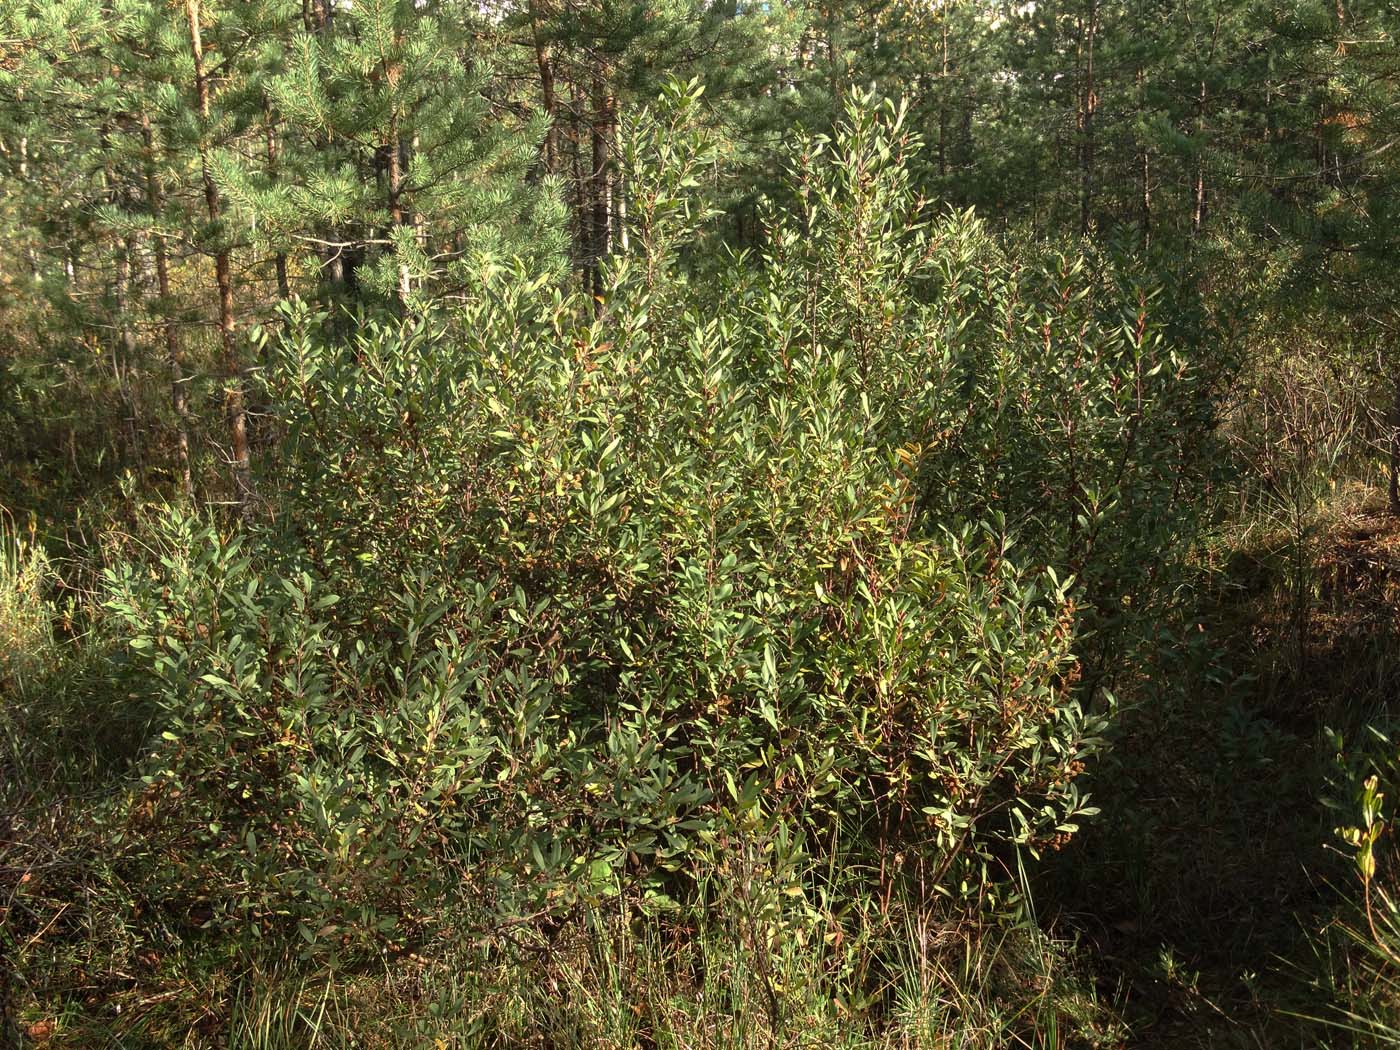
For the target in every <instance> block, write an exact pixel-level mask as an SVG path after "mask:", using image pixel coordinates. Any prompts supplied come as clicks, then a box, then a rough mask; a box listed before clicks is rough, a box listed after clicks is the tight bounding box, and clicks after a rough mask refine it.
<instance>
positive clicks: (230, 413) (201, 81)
mask: <svg viewBox="0 0 1400 1050" xmlns="http://www.w3.org/2000/svg"><path fill="white" fill-rule="evenodd" d="M199 5H200V0H185V15H186V18H187V19H188V21H189V30H190V53H191V56H192V57H193V59H194V87H195V97H196V99H197V101H198V103H199V116H200V119H201V121H202V122H203V128H202V129H201V134H200V142H199V166H200V175H201V178H202V181H203V183H204V203H205V207H206V208H207V209H208V212H209V223H210V225H211V226H213V227H214V236H215V237H216V238H217V239H218V240H217V244H216V246H215V251H214V279H215V283H216V284H217V285H218V289H219V339H220V343H221V346H222V350H223V372H224V381H225V384H226V386H225V394H224V408H225V412H226V415H227V417H228V426H229V435H230V438H231V444H232V449H231V451H232V458H233V483H234V489H235V493H236V498H237V500H238V505H239V508H240V510H241V512H242V513H243V514H244V515H245V516H246V515H247V514H249V513H250V512H251V510H252V497H253V481H252V470H251V465H250V460H249V453H248V411H247V408H246V407H245V406H244V402H243V363H242V361H241V360H240V359H239V353H238V334H237V331H236V330H235V327H234V316H233V268H232V260H231V259H230V252H229V249H228V244H227V242H226V241H225V239H224V231H223V230H222V229H221V228H220V227H221V224H222V220H223V202H222V199H221V198H220V195H219V187H218V185H217V184H216V183H215V182H214V175H213V172H212V171H211V170H210V167H209V142H208V138H207V136H208V129H209V117H210V106H209V76H208V73H207V71H206V70H205V67H204V42H203V40H202V38H201V36H200V25H199V17H200V14H199Z"/></svg>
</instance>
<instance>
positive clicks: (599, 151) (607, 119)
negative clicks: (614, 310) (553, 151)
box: [591, 76, 615, 307]
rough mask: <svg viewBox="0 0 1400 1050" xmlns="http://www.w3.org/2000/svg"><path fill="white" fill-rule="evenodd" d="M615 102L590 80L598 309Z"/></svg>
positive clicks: (607, 224)
mask: <svg viewBox="0 0 1400 1050" xmlns="http://www.w3.org/2000/svg"><path fill="white" fill-rule="evenodd" d="M614 105H615V100H614V99H613V97H612V95H611V94H609V93H608V92H607V90H606V88H605V87H604V80H603V77H602V76H596V77H595V78H594V80H593V126H592V129H591V138H592V143H593V176H592V180H591V181H592V190H591V198H592V205H593V223H592V227H593V251H592V256H593V258H592V262H591V265H592V267H593V296H594V303H595V306H599V307H600V306H601V304H600V303H599V297H600V296H601V295H602V276H601V267H602V264H603V260H604V259H605V258H606V257H607V255H608V251H609V248H610V244H609V241H610V236H609V235H610V233H611V232H612V216H611V213H610V211H609V208H608V197H609V187H610V185H611V174H612V123H613V107H614Z"/></svg>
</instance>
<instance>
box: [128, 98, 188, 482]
mask: <svg viewBox="0 0 1400 1050" xmlns="http://www.w3.org/2000/svg"><path fill="white" fill-rule="evenodd" d="M141 138H142V141H143V143H144V145H145V147H146V206H147V207H148V208H149V209H150V212H151V217H152V221H153V222H154V224H155V226H154V229H153V231H152V233H151V248H152V250H153V251H154V253H155V257H156V258H155V261H156V294H157V295H159V296H160V315H161V329H162V330H163V331H164V333H165V362H166V368H167V369H168V370H169V372H170V404H171V407H172V408H174V410H175V455H176V468H177V470H178V471H179V474H180V491H181V492H183V493H184V495H185V499H187V500H193V499H194V478H193V475H192V473H191V471H190V409H189V404H188V402H187V401H186V398H185V369H184V360H183V354H182V353H181V349H180V333H179V330H178V329H177V328H176V325H175V318H174V316H173V313H172V311H173V306H172V304H171V302H170V262H169V260H168V258H167V256H166V248H165V235H164V234H162V233H161V232H160V214H161V209H162V207H163V206H164V202H163V201H162V200H161V192H160V186H159V185H158V184H157V183H156V172H155V136H154V135H153V134H152V132H151V121H150V118H149V117H147V116H146V115H145V114H144V113H143V114H142V115H141Z"/></svg>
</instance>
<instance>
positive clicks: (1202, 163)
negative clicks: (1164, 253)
mask: <svg viewBox="0 0 1400 1050" xmlns="http://www.w3.org/2000/svg"><path fill="white" fill-rule="evenodd" d="M1221 17H1222V13H1221V12H1217V13H1216V16H1215V29H1214V30H1213V31H1212V33H1211V39H1210V52H1209V55H1208V57H1207V59H1206V62H1207V65H1208V66H1213V65H1215V52H1216V48H1217V47H1219V45H1220V19H1221ZM1206 98H1207V95H1206V80H1205V77H1204V76H1203V77H1201V81H1200V86H1199V89H1198V90H1197V93H1196V173H1195V177H1194V179H1193V180H1192V186H1191V237H1192V239H1195V238H1196V237H1198V236H1200V233H1201V228H1202V227H1203V226H1204V225H1205V221H1206V150H1205V136H1206Z"/></svg>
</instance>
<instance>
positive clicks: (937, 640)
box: [109, 92, 1192, 945]
mask: <svg viewBox="0 0 1400 1050" xmlns="http://www.w3.org/2000/svg"><path fill="white" fill-rule="evenodd" d="M693 103H694V96H693V95H688V94H686V93H684V92H678V93H676V94H675V95H674V96H673V97H672V98H671V99H670V104H671V105H672V106H673V107H674V108H673V110H672V111H671V114H670V115H669V116H667V117H666V118H665V121H666V124H665V125H663V123H662V119H661V118H658V117H654V116H650V115H645V116H644V117H643V118H642V121H641V124H640V126H639V127H638V128H636V129H634V132H633V135H632V138H633V139H634V140H641V141H646V138H647V136H653V137H656V136H661V137H663V138H664V139H665V141H667V142H672V143H673V142H676V141H680V142H681V143H682V144H683V145H685V146H686V152H685V155H686V156H687V157H689V158H690V163H692V164H693V163H698V158H702V157H703V151H702V150H700V149H697V148H696V146H697V144H698V143H697V142H694V141H692V140H691V138H687V137H686V136H688V135H690V134H691V133H690V132H686V131H683V130H682V131H681V132H679V133H677V132H675V131H674V129H673V130H671V131H667V130H665V129H666V127H667V126H670V125H674V124H677V123H678V122H679V123H683V121H680V120H679V118H678V117H677V115H676V114H677V113H679V114H680V115H681V116H682V117H683V116H684V113H685V111H686V108H687V107H688V106H691V105H693ZM663 133H664V134H663ZM916 145H917V143H916V141H915V139H914V137H913V136H912V135H911V134H910V133H909V132H908V131H907V129H906V128H905V127H904V125H903V122H902V114H901V113H900V112H899V111H898V110H896V109H893V108H891V107H888V106H885V107H880V106H877V105H876V104H875V103H874V102H873V101H872V100H870V99H857V100H855V101H853V103H852V105H851V107H850V109H849V112H848V119H847V123H846V125H845V127H844V128H843V130H842V132H841V134H840V136H839V137H838V138H837V139H836V140H835V141H833V142H827V141H822V140H817V141H816V142H813V143H811V144H810V146H809V148H808V149H807V150H806V151H805V153H804V154H803V155H802V156H800V157H799V158H797V161H796V163H795V165H794V177H795V180H796V190H797V193H798V195H799V197H800V198H801V199H802V200H803V201H805V202H806V208H805V210H804V211H803V212H801V213H800V214H798V215H797V216H796V217H794V218H792V219H791V220H785V221H781V222H777V223H776V224H775V225H774V226H773V228H772V229H771V231H770V238H769V247H768V248H767V249H766V250H765V251H764V252H763V253H762V255H761V256H759V257H749V256H744V257H740V258H737V259H735V260H734V265H733V266H732V268H730V269H729V270H728V271H727V272H724V273H721V274H719V275H711V276H710V277H707V278H705V279H704V280H700V279H695V280H690V281H688V280H687V279H686V278H685V275H684V272H683V271H682V270H681V269H680V264H679V262H678V261H677V250H678V248H679V247H680V246H681V245H682V244H683V243H684V241H685V239H686V237H687V236H688V234H689V231H690V230H691V228H692V227H693V226H694V225H695V224H696V223H698V222H700V221H702V220H703V218H704V215H703V211H701V210H698V209H697V210H691V209H688V208H686V207H682V206H679V205H678V204H677V203H676V202H677V201H679V200H681V199H682V198H681V194H683V193H685V192H686V190H687V189H688V187H687V175H686V172H687V170H688V169H687V165H686V164H684V163H679V164H677V163H672V164H668V165H667V168H666V170H667V171H668V172H670V173H672V174H671V175H670V176H669V177H668V178H653V179H651V181H648V177H647V173H646V172H645V171H640V172H638V173H637V174H636V177H635V178H636V183H635V184H636V185H637V186H638V187H639V192H638V198H639V200H640V201H641V204H640V205H639V207H638V209H637V212H638V222H639V227H640V229H639V240H641V241H642V242H643V243H644V244H645V245H646V246H647V248H648V252H647V254H645V255H644V256H642V257H640V258H638V259H636V260H633V261H630V262H627V263H622V264H619V265H618V266H617V267H616V268H615V269H614V270H613V271H612V273H611V275H610V285H609V288H610V291H609V294H608V295H607V296H606V297H605V298H604V300H603V301H602V302H601V303H600V304H598V306H599V309H598V310H596V311H595V310H594V309H593V308H592V305H591V304H587V303H583V302H579V301H577V300H576V299H574V298H571V297H568V296H564V295H562V294H561V293H559V292H558V291H555V290H554V289H552V288H551V287H549V286H547V285H546V284H545V283H544V281H543V280H535V281H531V280H528V279H526V278H525V277H523V276H521V275H515V278H514V279H513V280H511V281H508V282H502V283H495V284H491V285H490V286H489V287H487V288H486V291H485V292H484V294H483V295H482V297H481V299H480V301H479V302H477V303H475V304H472V305H467V306H464V307H462V308H461V309H460V310H459V311H457V312H455V313H453V314H452V315H450V316H431V317H415V318H409V319H403V320H385V321H379V322H367V323H365V324H363V325H362V326H360V327H359V329H358V330H357V332H356V334H355V335H354V336H353V337H351V338H348V339H342V338H338V337H336V336H334V335H333V334H332V333H331V331H330V329H329V327H328V325H327V323H326V321H327V319H326V318H325V317H323V316H319V315H315V314H313V313H311V312H309V311H308V310H306V309H305V308H301V307H294V308H291V309H289V311H288V312H287V315H286V318H285V320H286V325H285V330H284V331H283V332H281V333H280V334H278V335H277V336H276V337H275V338H270V350H271V352H272V356H273V363H272V366H271V370H270V382H269V387H270V394H271V400H272V402H273V403H274V404H276V405H277V406H279V408H280V411H281V413H282V425H283V426H285V428H286V442H285V449H286V454H285V459H284V461H283V463H282V464H281V466H280V467H279V469H278V471H277V472H276V473H275V474H274V475H272V476H269V477H268V478H267V479H265V482H264V484H265V486H267V488H266V491H267V492H268V493H271V494H275V498H273V499H271V500H270V501H269V509H268V513H267V514H266V515H265V516H264V518H265V520H262V521H261V522H260V523H259V524H257V525H255V526H253V527H251V528H250V529H248V530H246V531H239V532H235V533H232V534H230V533H226V532H224V531H221V530H220V529H219V528H218V527H217V526H216V525H214V524H210V523H206V522H203V521H200V520H196V519H193V518H190V517H188V516H176V517H174V518H173V519H172V520H171V521H170V522H169V523H168V526H167V529H166V533H165V539H164V549H163V553H162V556H161V557H160V558H159V564H155V565H153V566H152V567H151V570H150V571H149V572H147V571H141V570H137V569H132V568H130V567H126V568H121V569H118V570H115V571H114V572H113V573H112V574H111V576H110V580H109V583H110V585H111V587H112V589H113V593H114V597H113V599H112V602H111V606H112V608H113V609H114V610H115V611H116V612H117V613H119V614H120V615H121V617H123V618H124V620H125V622H126V624H127V629H128V630H129V632H130V634H131V637H132V643H131V648H132V650H133V653H134V656H135V658H136V660H135V667H136V668H137V673H138V674H140V675H143V676H144V677H145V680H146V681H147V685H146V687H145V688H146V689H148V690H149V692H150V693H151V694H152V695H154V696H155V697H157V698H158V706H159V716H158V730H159V738H158V739H157V740H156V742H155V744H154V747H153V750H152V752H151V754H150V757H149V760H148V762H147V764H146V770H145V776H144V778H143V786H142V787H141V789H140V792H139V799H138V800H137V805H136V807H135V810H134V812H135V814H136V819H137V821H138V823H139V827H140V831H141V833H142V835H143V837H144V841H145V842H146V843H147V844H148V849H149V853H150V856H151V857H152V858H153V859H156V860H158V862H159V863H158V864H157V865H156V868H155V869H153V870H156V871H157V872H158V874H159V875H160V876H162V877H164V878H167V879H169V880H170V882H171V884H172V885H175V886H179V887H180V892H181V893H184V894H194V895H195V896H197V897H198V898H199V901H198V904H199V907H201V908H212V909H213V913H214V914H215V915H217V916H220V917H222V919H223V920H225V921H227V922H228V923H230V924H231V925H237V926H238V927H240V928H246V929H249V930H252V931H254V932H258V931H262V930H269V929H272V928H275V927H277V926H279V925H282V924H284V923H295V924H297V925H298V927H299V929H300V930H301V932H302V934H303V936H304V937H305V939H306V940H307V941H308V942H313V943H318V944H332V945H334V944H342V943H345V942H346V941H348V940H351V939H355V938H358V937H359V936H361V935H365V934H368V935H371V936H379V935H382V936H384V937H385V938H386V939H387V940H388V941H390V942H394V943H404V942H405V941H408V940H416V939H418V938H421V937H423V936H427V935H430V934H431V933H433V932H435V931H436V930H439V929H441V928H442V927H443V926H445V925H454V924H455V925H458V926H460V927H463V928H475V927H477V926H478V924H484V925H485V926H486V927H488V928H495V929H500V928H502V927H508V926H510V925H512V924H516V923H520V922H522V921H536V920H539V921H544V920H545V919H547V918H548V917H549V916H550V915H554V914H557V913H559V912H560V911H562V910H564V909H567V908H569V907H572V906H576V905H579V904H588V903H596V902H598V901H600V900H602V899H604V898H608V897H612V896H614V895H616V894H619V893H623V894H626V895H627V896H628V897H629V898H630V899H641V900H642V901H643V902H647V903H649V905H650V906H654V907H667V906H670V905H671V904H672V903H674V901H675V900H676V899H678V898H681V897H684V896H686V895H690V894H692V893H693V892H694V886H695V881H696V879H697V878H700V877H702V876H703V877H704V878H707V879H713V878H715V877H717V876H716V873H721V874H720V875H719V876H718V877H719V878H721V880H723V879H729V880H732V883H733V885H734V886H741V888H740V889H738V890H736V891H735V892H733V893H730V894H728V895H727V897H726V898H725V899H726V900H727V902H728V904H727V906H729V907H734V908H742V907H746V906H747V907H752V908H754V909H757V910H759V911H762V912H763V913H764V914H765V915H768V916H770V917H771V916H772V915H776V914H778V913H779V912H781V911H783V910H784V909H786V910H788V911H793V910H794V909H796V910H795V911H793V913H794V914H800V912H801V909H802V906H803V905H804V904H805V905H807V906H810V907H812V908H817V907H819V906H820V905H821V904H822V903H823V893H824V891H825V890H827V889H829V888H830V886H829V882H828V878H827V877H825V876H823V874H822V873H823V871H829V869H825V868H823V867H822V866H821V865H819V864H816V863H814V860H815V859H816V858H834V857H838V856H839V857H841V858H842V859H843V860H844V861H845V862H846V864H845V865H843V868H842V870H843V872H844V874H843V875H842V876H841V877H842V878H844V879H850V878H852V877H854V878H856V879H857V880H858V881H864V882H865V883H866V885H867V887H868V889H869V890H871V891H874V890H879V891H881V892H882V893H883V894H884V895H885V896H886V898H888V895H889V894H890V893H891V892H892V891H893V890H894V889H897V888H900V887H914V886H917V887H920V888H921V892H923V893H926V894H933V893H938V894H943V895H946V896H947V897H950V898H953V899H954V900H975V899H976V900H982V901H983V902H984V903H985V902H995V901H1002V902H1006V901H1008V900H1009V899H1010V898H1009V897H1008V893H1007V890H1006V887H1007V886H1008V884H1010V882H1011V881H1012V880H1011V878H1010V875H1011V873H1012V872H1013V871H1014V870H1015V865H1016V860H1015V857H1016V854H1017V853H1018V852H1028V853H1030V854H1031V855H1034V854H1035V853H1036V852H1038V851H1040V850H1042V849H1045V848H1047V847H1051V848H1053V847H1054V846H1056V845H1057V844H1058V843H1060V842H1062V841H1063V840H1064V839H1065V838H1066V837H1067V836H1068V835H1070V834H1071V833H1073V831H1074V830H1075V829H1076V824H1077V821H1078V820H1079V819H1080V818H1081V817H1082V816H1084V815H1085V814H1086V813H1089V812H1092V811H1091V810H1090V809H1089V808H1088V807H1087V800H1086V799H1085V798H1084V797H1082V795H1081V792H1080V790H1079V788H1078V786H1077V783H1076V778H1077V776H1078V775H1079V773H1080V772H1081V771H1082V769H1083V768H1084V762H1085V760H1086V758H1088V756H1089V755H1090V754H1091V753H1092V752H1093V750H1094V749H1095V747H1096V744H1097V733H1098V732H1099V729H1100V722H1099V720H1098V719H1096V718H1090V717H1086V715H1085V714H1084V712H1083V709H1082V703H1081V695H1080V691H1078V690H1077V689H1076V684H1075V683H1076V677H1077V672H1076V663H1075V658H1074V652H1073V643H1074V636H1075V629H1076V623H1077V617H1078V606H1079V603H1081V602H1083V601H1084V599H1085V597H1086V595H1087V596H1088V597H1089V598H1091V599H1092V598H1094V597H1095V594H1094V593H1093V591H1092V590H1090V591H1088V592H1086V591H1085V588H1084V586H1083V585H1082V584H1076V583H1075V582H1074V581H1073V580H1071V579H1070V577H1069V575H1068V574H1069V573H1071V572H1073V573H1075V574H1078V575H1079V576H1080V578H1082V579H1085V580H1091V581H1094V587H1096V588H1099V589H1103V588H1105V587H1108V586H1109V581H1113V582H1112V586H1114V587H1117V586H1119V583H1118V581H1119V580H1121V579H1123V578H1125V577H1131V576H1133V574H1135V573H1137V574H1140V573H1141V569H1142V566H1141V564H1140V561H1141V558H1142V556H1143V551H1144V549H1145V548H1146V547H1147V546H1149V545H1151V544H1153V543H1156V542H1161V540H1162V537H1163V536H1166V535H1169V534H1170V530H1171V528H1172V527H1173V521H1174V519H1173V517H1172V514H1171V512H1170V509H1169V507H1168V506H1167V494H1168V493H1169V491H1170V489H1171V487H1172V484H1173V479H1174V476H1175V474H1174V472H1175V471H1177V470H1179V469H1181V462H1182V456H1183V452H1182V443H1183V442H1184V441H1186V440H1188V439H1189V435H1184V434H1182V433H1181V429H1182V428H1181V426H1180V424H1181V423H1182V421H1183V420H1184V419H1188V418H1189V417H1188V415H1187V413H1188V409H1189V404H1190V399H1191V396H1192V395H1191V390H1190V379H1189V373H1188V371H1187V369H1186V367H1185V365H1184V364H1183V363H1182V362H1181V361H1180V360H1179V359H1178V358H1176V357H1175V356H1174V355H1173V354H1172V353H1171V351H1170V347H1168V346H1167V345H1165V342H1164V340H1163V339H1162V337H1161V336H1160V335H1159V334H1158V333H1157V332H1156V330H1155V328H1154V326H1153V323H1152V320H1151V316H1150V304H1151V295H1150V294H1149V293H1148V292H1146V291H1138V290H1136V289H1134V288H1130V287H1125V284H1126V279H1125V278H1123V277H1122V276H1121V275H1118V274H1116V273H1114V272H1113V271H1112V269H1111V268H1105V267H1102V266H1099V267H1096V266H1091V265H1090V264H1089V263H1087V262H1086V261H1085V260H1082V259H1078V258H1073V257H1066V256H1063V255H1055V254H1045V255H1042V254H1032V256H1031V257H1032V259H1033V260H1034V261H1033V262H1031V263H1026V262H1020V263H1013V262H1011V261H1010V260H1009V259H1008V258H1007V256H1006V255H1005V253H1004V252H1003V251H1002V250H1001V249H1000V248H998V247H997V246H996V245H995V244H994V243H993V242H992V241H991V240H990V239H989V238H988V237H987V236H986V235H985V234H984V232H983V231H982V228H981V227H980V225H979V223H978V222H977V221H976V220H975V219H974V218H972V217H971V216H968V215H957V214H953V215H947V216H945V217H943V218H939V219H937V220H929V219H927V218H926V217H925V214H924V208H923V205H922V202H920V201H918V200H917V199H916V198H915V196H914V194H913V193H912V191H911V189H910V188H909V183H908V179H907V176H906V174H905V168H904V161H905V158H906V156H907V154H908V152H909V151H910V150H911V149H913V148H915V147H916ZM1023 536H1024V537H1027V539H1026V541H1025V542H1018V540H1020V539H1021V537H1023ZM1110 593H1112V594H1114V595H1118V594H1119V593H1121V592H1119V591H1117V590H1113V591H1111V592H1110ZM724 873H727V874H724ZM852 873H854V875H853V874H852ZM742 887H748V888H747V889H745V888H742ZM760 890H761V891H762V892H760ZM449 900H451V901H456V902H458V903H457V906H456V907H455V908H453V909H444V908H443V903H444V902H445V901H449Z"/></svg>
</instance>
